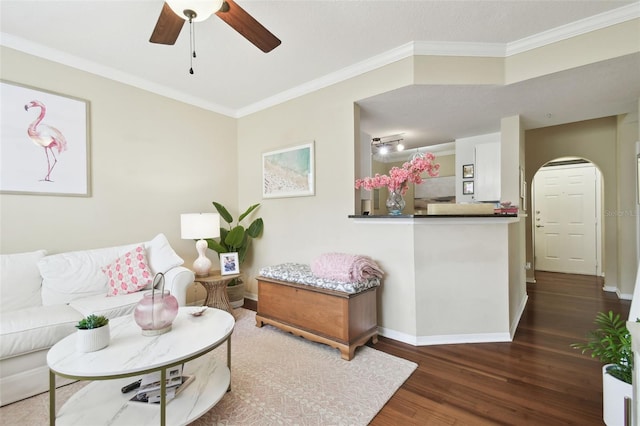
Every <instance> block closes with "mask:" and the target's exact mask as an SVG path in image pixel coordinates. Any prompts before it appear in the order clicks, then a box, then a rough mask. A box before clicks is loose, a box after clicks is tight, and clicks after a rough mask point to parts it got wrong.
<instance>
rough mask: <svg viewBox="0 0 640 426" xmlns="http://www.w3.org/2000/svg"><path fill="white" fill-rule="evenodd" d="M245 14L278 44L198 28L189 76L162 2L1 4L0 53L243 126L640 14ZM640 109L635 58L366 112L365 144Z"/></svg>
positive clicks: (398, 95) (430, 8) (270, 8)
mask: <svg viewBox="0 0 640 426" xmlns="http://www.w3.org/2000/svg"><path fill="white" fill-rule="evenodd" d="M236 2H237V3H238V4H239V5H240V6H242V7H243V8H244V9H245V10H246V11H247V12H249V13H250V14H251V15H252V16H253V17H254V18H256V19H257V20H258V21H259V22H261V23H262V24H263V25H264V26H265V27H267V28H268V29H269V30H270V31H271V32H273V33H274V34H275V35H276V36H277V37H279V38H280V39H281V40H282V44H281V45H280V46H279V47H277V48H276V49H275V50H273V51H272V52H270V53H266V54H265V53H263V52H261V51H260V50H258V49H257V48H256V47H254V46H253V45H252V44H250V43H249V42H248V41H246V40H245V39H244V38H243V37H242V36H240V35H239V34H238V33H236V32H235V31H234V30H233V29H232V28H231V27H229V26H228V25H226V24H225V23H224V22H223V21H222V20H220V19H219V18H217V17H216V16H215V15H214V16H212V17H211V18H210V19H208V20H207V21H204V22H202V23H199V24H196V27H195V39H196V51H197V58H196V59H195V60H194V64H193V68H194V70H195V74H194V75H190V74H189V73H188V69H189V67H190V64H189V34H188V26H187V25H185V27H184V28H183V30H182V33H181V34H180V37H179V38H178V41H177V43H176V44H175V45H174V46H165V45H155V44H151V43H149V42H148V40H149V36H150V35H151V31H152V30H153V27H154V25H155V22H156V20H157V18H158V15H159V13H160V10H161V8H162V1H161V0H144V1H121V0H111V1H87V0H82V1H80V0H78V1H55V0H49V1H46V0H42V1H26V0H1V1H0V44H2V45H4V46H7V47H11V48H14V49H17V50H21V51H24V52H27V53H31V54H35V55H38V56H42V57H45V58H48V59H51V60H54V61H58V62H61V63H64V64H68V65H70V66H74V67H76V68H80V69H83V70H86V71H89V72H93V73H95V74H98V75H102V76H105V77H108V78H112V79H115V80H118V81H121V82H124V83H127V84H131V85H134V86H138V87H141V88H143V89H146V90H150V91H153V92H156V93H159V94H162V95H165V96H169V97H172V98H175V99H178V100H181V101H185V102H188V103H191V104H194V105H198V106H201V107H203V108H207V109H210V110H212V111H216V112H219V113H222V114H226V115H229V116H232V117H241V116H243V115H246V114H248V113H251V112H254V111H257V110H260V109H262V108H265V107H268V106H270V105H273V104H276V103H278V102H282V101H283V100H286V99H290V98H292V97H295V96H298V95H300V94H304V93H307V92H309V91H311V90H314V89H317V88H320V87H323V86H326V85H328V84H331V83H334V82H337V81H340V80H342V79H344V78H347V77H350V76H353V75H356V74H358V73H361V72H364V71H367V70H369V69H372V68H375V67H377V66H380V65H384V64H385V63H389V62H392V61H393V60H397V59H398V58H399V57H402V55H404V56H408V55H410V54H411V53H412V52H415V51H416V50H417V49H418V50H419V49H420V48H422V49H425V48H426V49H427V50H429V51H437V49H439V48H441V47H442V49H449V50H456V49H457V50H458V51H462V52H470V51H476V52H477V51H489V52H492V53H494V54H495V53H496V52H499V53H500V54H502V55H508V54H509V53H510V52H515V51H516V50H517V49H519V48H522V47H521V46H526V45H527V43H535V42H537V41H535V40H537V39H540V40H553V37H558V34H559V35H560V37H562V36H564V37H566V36H568V35H570V34H575V31H580V29H583V28H597V26H598V25H602V22H606V23H608V22H612V21H613V22H615V21H616V19H618V20H619V19H621V18H620V16H623V18H622V19H629V16H632V17H633V16H635V17H638V16H640V2H639V1H638V0H633V1H616V0H603V1H582V0H570V1H560V0H553V1H550V0H546V1H523V0H501V1H403V0H395V1H380V0H350V1H348V0H344V1H335V0H332V1H318V0H316V1H303V0H297V1H296V0H285V1H283V0H236ZM594 26H595V27H594ZM543 35H544V37H542V36H543ZM425 46H426V47H425ZM434 49H435V50H434ZM638 97H640V59H639V55H631V56H629V57H624V58H620V59H616V60H614V61H608V62H605V63H598V64H594V65H591V66H587V67H582V68H580V69H577V70H572V71H568V72H563V73H558V74H555V75H552V76H549V77H545V78H541V79H534V80H530V81H527V82H524V83H519V84H515V85H511V86H504V87H487V86H482V87H476V86H421V87H411V88H403V89H399V90H396V91H394V92H392V93H389V94H385V95H381V96H378V97H375V98H372V99H367V100H362V102H360V104H361V106H362V107H363V117H362V118H363V120H362V129H363V130H364V131H365V132H367V133H369V134H371V135H372V136H386V135H390V134H398V133H405V135H406V140H407V142H409V145H411V144H414V145H415V144H424V145H427V144H433V143H439V142H443V141H447V140H452V139H454V138H457V137H464V136H469V135H473V134H480V133H488V132H492V131H496V130H497V129H499V117H504V116H509V115H513V114H521V115H522V116H523V120H524V123H525V127H526V128H533V127H541V126H546V125H552V124H559V123H563V122H570V121H578V120H582V119H588V118H595V117H602V116H606V115H613V114H619V113H623V112H628V111H633V110H634V109H637V99H638ZM497 118H498V122H496V119H497Z"/></svg>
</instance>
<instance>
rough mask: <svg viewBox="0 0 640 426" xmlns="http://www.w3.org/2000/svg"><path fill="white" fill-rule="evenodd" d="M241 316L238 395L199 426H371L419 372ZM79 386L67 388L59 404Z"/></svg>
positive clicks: (12, 418)
mask: <svg viewBox="0 0 640 426" xmlns="http://www.w3.org/2000/svg"><path fill="white" fill-rule="evenodd" d="M235 313H236V320H237V323H236V327H235V329H234V332H233V335H232V338H231V342H232V344H231V351H232V352H231V392H229V393H227V394H226V395H225V396H224V397H223V398H222V400H221V401H220V402H219V403H218V404H217V405H216V406H215V407H214V408H213V409H211V410H210V411H209V412H207V413H206V414H205V415H204V416H202V417H201V418H200V419H198V420H196V421H195V422H193V423H191V425H192V426H205V425H219V424H221V425H242V426H245V425H260V426H262V425H366V424H367V423H369V422H370V421H371V419H373V417H375V415H376V414H377V413H378V411H380V409H381V408H382V407H383V406H384V404H385V403H386V402H387V401H388V400H389V398H391V396H392V395H393V394H394V393H395V392H396V391H397V390H398V388H399V387H400V386H401V385H402V383H404V381H405V380H406V379H407V378H408V377H409V376H410V375H411V373H413V371H414V370H415V369H416V367H417V365H416V364H415V363H413V362H410V361H407V360H404V359H401V358H397V357H394V356H392V355H388V354H386V353H384V352H380V351H377V350H375V349H372V348H370V347H366V346H365V347H361V348H359V349H358V350H357V351H356V355H355V357H354V359H352V360H351V361H344V360H343V359H342V358H340V352H339V351H338V350H337V349H333V348H330V347H328V346H326V345H321V344H318V343H314V342H310V341H308V340H305V339H303V338H301V337H297V336H294V335H292V334H289V333H285V332H282V331H280V330H278V329H276V328H274V327H271V326H264V327H262V328H258V327H256V326H255V312H253V311H249V310H246V309H242V308H240V309H236V310H235ZM226 351H227V349H226V345H223V346H221V347H220V348H218V349H216V350H215V351H213V354H214V356H216V357H219V359H220V361H221V362H226ZM196 380H197V378H196ZM80 386H83V383H74V384H72V385H69V386H65V387H63V388H60V389H59V391H58V393H57V395H58V397H57V402H59V403H60V404H62V403H63V401H65V400H66V399H67V398H68V396H69V395H71V394H73V393H74V392H76V391H77V390H78V389H79V387H80ZM48 404H49V397H48V394H47V393H45V394H41V395H37V396H35V397H32V398H29V399H26V400H24V401H19V402H16V403H14V404H10V405H7V406H5V407H2V408H0V423H1V424H7V425H29V426H32V425H47V424H48V412H49V406H48ZM170 407H171V406H169V409H170Z"/></svg>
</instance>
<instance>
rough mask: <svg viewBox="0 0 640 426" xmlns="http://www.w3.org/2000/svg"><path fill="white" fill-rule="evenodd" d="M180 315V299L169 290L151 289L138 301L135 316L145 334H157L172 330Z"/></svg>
mask: <svg viewBox="0 0 640 426" xmlns="http://www.w3.org/2000/svg"><path fill="white" fill-rule="evenodd" d="M177 315H178V299H176V298H175V297H174V296H172V295H171V294H169V291H150V292H147V293H145V294H144V296H143V298H142V300H140V302H138V305H137V306H136V309H135V311H134V312H133V317H134V318H135V320H136V324H138V326H140V328H141V329H142V334H143V335H144V336H156V335H158V334H163V333H166V332H168V331H169V330H171V324H172V323H173V320H174V319H176V316H177Z"/></svg>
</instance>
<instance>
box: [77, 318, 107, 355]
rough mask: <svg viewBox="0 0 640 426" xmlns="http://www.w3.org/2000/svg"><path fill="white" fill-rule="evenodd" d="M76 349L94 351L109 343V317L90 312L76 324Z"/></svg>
mask: <svg viewBox="0 0 640 426" xmlns="http://www.w3.org/2000/svg"><path fill="white" fill-rule="evenodd" d="M76 328H77V329H78V332H77V335H76V349H77V350H78V352H94V351H97V350H100V349H102V348H104V347H106V346H107V345H109V340H111V335H110V332H109V319H108V318H107V317H105V316H103V315H94V314H91V315H89V316H87V317H85V318H83V319H81V320H80V321H79V322H78V324H76Z"/></svg>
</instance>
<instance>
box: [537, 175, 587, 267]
mask: <svg viewBox="0 0 640 426" xmlns="http://www.w3.org/2000/svg"><path fill="white" fill-rule="evenodd" d="M597 173H598V172H597V170H596V168H595V167H594V166H593V165H592V164H585V165H571V166H552V167H545V168H542V169H540V170H539V171H538V173H536V175H535V178H534V200H535V201H534V203H535V211H534V217H533V222H534V232H535V235H534V238H535V269H536V270H540V271H550V272H564V273H571V274H584V275H599V269H598V262H597V259H598V257H597V253H598V250H597V247H598V239H597V238H596V236H597V204H596V203H597V197H596V193H597V192H596V191H597V179H596V174H597Z"/></svg>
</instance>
